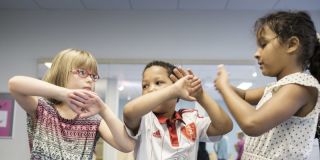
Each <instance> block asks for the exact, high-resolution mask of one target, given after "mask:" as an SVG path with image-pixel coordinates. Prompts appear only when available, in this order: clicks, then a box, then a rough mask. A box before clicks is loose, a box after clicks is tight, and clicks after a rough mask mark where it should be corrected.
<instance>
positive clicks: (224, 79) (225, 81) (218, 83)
mask: <svg viewBox="0 0 320 160" xmlns="http://www.w3.org/2000/svg"><path fill="white" fill-rule="evenodd" d="M214 85H215V87H216V89H217V90H218V91H219V92H221V90H222V88H223V87H225V86H228V85H229V77H228V73H227V71H226V69H225V68H224V66H223V65H219V66H218V72H217V77H216V79H215V80H214Z"/></svg>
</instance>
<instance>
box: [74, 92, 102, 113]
mask: <svg viewBox="0 0 320 160" xmlns="http://www.w3.org/2000/svg"><path fill="white" fill-rule="evenodd" d="M73 95H74V96H73V97H72V103H73V104H74V105H76V106H77V107H78V108H77V109H76V110H77V113H78V114H79V117H81V118H83V117H90V116H93V115H96V114H98V113H100V112H101V110H103V109H104V107H105V106H104V103H103V101H102V100H101V99H100V97H99V96H98V95H97V94H96V93H94V92H91V91H87V90H74V93H73ZM79 110H81V112H79Z"/></svg>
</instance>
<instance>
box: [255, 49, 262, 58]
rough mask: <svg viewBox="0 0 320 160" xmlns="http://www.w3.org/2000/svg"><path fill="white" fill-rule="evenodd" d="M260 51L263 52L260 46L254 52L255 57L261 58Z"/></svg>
mask: <svg viewBox="0 0 320 160" xmlns="http://www.w3.org/2000/svg"><path fill="white" fill-rule="evenodd" d="M260 52H261V48H258V49H257V51H256V52H255V53H254V58H256V59H259V58H260Z"/></svg>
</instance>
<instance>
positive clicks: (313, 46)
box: [254, 11, 320, 82]
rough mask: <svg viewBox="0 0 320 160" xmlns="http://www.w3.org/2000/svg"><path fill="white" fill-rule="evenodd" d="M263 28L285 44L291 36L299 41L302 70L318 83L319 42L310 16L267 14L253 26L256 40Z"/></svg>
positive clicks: (319, 64)
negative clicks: (266, 28) (307, 71)
mask: <svg viewBox="0 0 320 160" xmlns="http://www.w3.org/2000/svg"><path fill="white" fill-rule="evenodd" d="M265 26H268V27H269V28H270V29H271V30H272V31H273V32H274V33H276V34H277V36H278V38H279V40H280V42H286V41H287V40H288V39H289V38H291V37H293V36H295V37H297V38H298V39H299V42H300V54H299V58H298V59H299V62H301V64H302V65H303V69H304V70H306V69H309V71H310V73H311V74H312V75H313V76H314V77H315V78H316V79H317V80H318V82H320V69H319V68H320V42H319V39H318V38H317V32H316V29H315V26H314V23H313V21H312V19H311V17H310V15H309V14H308V13H306V12H304V11H278V12H274V13H270V14H267V15H266V16H264V17H261V18H260V19H258V20H257V21H256V23H255V25H254V29H255V32H256V36H257V38H259V36H260V31H261V30H262V29H263V28H264V27H265Z"/></svg>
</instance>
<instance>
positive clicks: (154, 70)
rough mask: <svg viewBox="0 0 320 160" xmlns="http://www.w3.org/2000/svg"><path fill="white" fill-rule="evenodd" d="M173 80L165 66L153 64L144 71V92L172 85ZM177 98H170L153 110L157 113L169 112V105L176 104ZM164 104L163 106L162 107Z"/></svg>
mask: <svg viewBox="0 0 320 160" xmlns="http://www.w3.org/2000/svg"><path fill="white" fill-rule="evenodd" d="M172 84H173V82H172V81H171V79H170V78H169V75H168V72H167V70H166V69H165V68H163V67H161V66H151V67H150V68H147V69H146V70H145V71H144V73H143V80H142V94H143V95H145V94H148V93H150V92H153V91H157V90H160V89H163V88H166V87H168V86H170V85H172ZM175 104H176V99H173V100H170V101H168V102H165V103H164V104H161V105H160V106H159V107H157V108H155V109H154V110H153V112H156V113H167V112H168V111H170V110H169V108H171V107H169V106H175ZM161 106H163V107H161Z"/></svg>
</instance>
